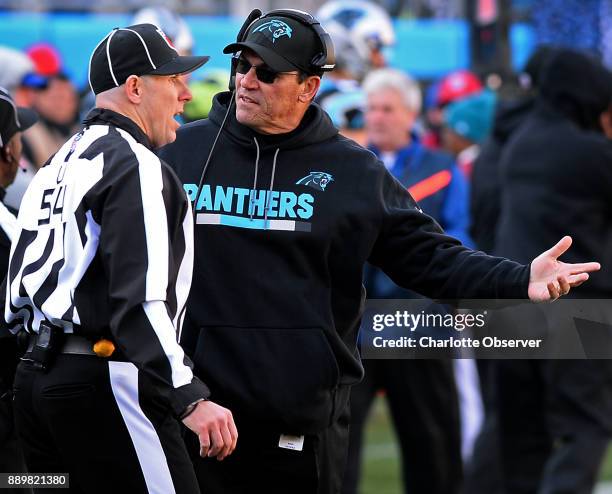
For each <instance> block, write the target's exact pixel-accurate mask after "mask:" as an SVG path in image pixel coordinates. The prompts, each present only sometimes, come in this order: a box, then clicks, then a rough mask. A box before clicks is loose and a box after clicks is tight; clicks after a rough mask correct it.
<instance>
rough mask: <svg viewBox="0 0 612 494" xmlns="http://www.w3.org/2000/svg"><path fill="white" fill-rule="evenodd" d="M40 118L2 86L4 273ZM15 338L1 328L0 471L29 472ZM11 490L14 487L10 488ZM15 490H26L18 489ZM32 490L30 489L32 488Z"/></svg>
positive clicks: (0, 254) (0, 243)
mask: <svg viewBox="0 0 612 494" xmlns="http://www.w3.org/2000/svg"><path fill="white" fill-rule="evenodd" d="M34 122H36V114H35V113H34V112H33V111H32V110H29V109H26V108H21V107H17V106H16V104H15V102H14V101H13V99H12V97H11V95H10V94H9V93H8V92H7V91H6V90H5V89H3V88H0V226H1V227H2V229H1V230H0V276H1V277H2V278H4V277H5V276H6V273H7V271H8V261H9V252H10V248H11V238H12V233H13V229H14V228H15V226H16V225H15V224H16V218H15V216H14V214H15V213H16V211H14V210H11V209H9V208H7V207H6V206H5V205H4V203H3V199H4V190H5V188H6V187H7V186H8V185H10V184H11V182H12V181H13V180H14V178H15V174H16V173H17V167H18V165H19V160H20V157H21V149H22V146H21V135H22V131H24V130H25V129H27V128H28V127H30V126H31V125H33V124H34ZM17 360H18V359H17V348H16V342H15V338H14V337H12V335H11V334H10V333H8V332H7V331H6V330H5V329H4V330H3V329H0V471H1V472H25V463H24V461H23V457H22V454H21V449H20V448H19V446H18V443H17V436H16V434H15V428H14V424H13V411H12V403H11V397H12V393H11V390H12V383H13V377H14V372H15V367H16V365H17ZM9 492H13V491H11V489H9ZM14 492H24V491H23V490H22V489H16V490H15V491H14ZM28 492H30V490H29V489H28Z"/></svg>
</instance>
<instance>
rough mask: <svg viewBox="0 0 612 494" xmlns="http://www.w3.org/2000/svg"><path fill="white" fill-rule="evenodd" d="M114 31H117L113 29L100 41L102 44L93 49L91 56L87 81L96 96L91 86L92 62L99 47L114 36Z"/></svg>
mask: <svg viewBox="0 0 612 494" xmlns="http://www.w3.org/2000/svg"><path fill="white" fill-rule="evenodd" d="M114 31H115V30H114V29H113V30H112V31H111V32H110V33H108V34H107V35H106V36H104V38H102V41H100V42H99V43H98V44H97V45H96V47H95V48H94V49H93V51H92V52H91V55H90V56H89V67H88V69H87V79H88V81H89V87H90V88H91V92H92V93H94V94H95V91H94V88H93V86H92V85H91V61H92V60H93V56H94V53H96V50H97V49H98V47H99V46H100V45H101V44H102V43H104V42H105V41H106V40H107V39H108V37H109V36H110V35H111V34H113V32H114Z"/></svg>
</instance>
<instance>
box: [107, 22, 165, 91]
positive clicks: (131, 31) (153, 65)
mask: <svg viewBox="0 0 612 494" xmlns="http://www.w3.org/2000/svg"><path fill="white" fill-rule="evenodd" d="M120 31H129V32H130V33H134V34H135V35H136V36H138V39H139V40H140V41H141V42H142V46H144V49H145V51H146V52H147V57H149V62H151V65H152V67H153V70H155V69H157V67H156V66H155V64H154V63H153V60H152V59H151V55H149V48H148V47H147V44H146V43H145V40H144V39H142V36H141V35H140V34H138V33H137V32H136V31H133V30H132V29H126V28H121V29H120ZM109 41H110V40H109ZM117 85H118V84H117Z"/></svg>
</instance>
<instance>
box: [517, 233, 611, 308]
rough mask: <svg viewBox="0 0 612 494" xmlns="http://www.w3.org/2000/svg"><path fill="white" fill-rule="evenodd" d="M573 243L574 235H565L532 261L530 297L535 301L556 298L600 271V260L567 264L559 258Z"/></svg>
mask: <svg viewBox="0 0 612 494" xmlns="http://www.w3.org/2000/svg"><path fill="white" fill-rule="evenodd" d="M570 245H572V237H563V238H562V239H561V240H560V241H559V242H558V243H557V244H556V245H555V246H554V247H552V248H550V249H549V250H547V251H546V252H543V253H542V254H540V255H539V256H538V257H536V258H535V259H534V260H533V261H532V263H531V272H530V276H529V291H528V293H529V299H530V300H532V301H533V302H546V301H552V300H556V299H558V298H559V297H562V296H563V295H567V294H568V293H569V291H570V289H571V288H573V287H577V286H580V285H582V284H583V283H584V282H585V281H587V280H588V279H589V273H590V272H592V271H599V269H600V268H601V266H600V264H599V263H598V262H583V263H579V264H567V263H565V262H561V261H559V260H558V258H559V257H561V255H563V253H565V252H566V251H567V249H569V248H570Z"/></svg>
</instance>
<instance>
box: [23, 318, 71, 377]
mask: <svg viewBox="0 0 612 494" xmlns="http://www.w3.org/2000/svg"><path fill="white" fill-rule="evenodd" d="M63 340H64V331H63V329H62V328H58V327H54V326H50V325H49V324H47V323H45V322H41V323H40V327H39V329H38V334H37V335H36V340H35V342H34V347H33V348H32V354H31V358H32V360H33V361H34V366H35V367H36V368H38V369H39V370H41V371H43V372H44V371H46V370H48V369H49V366H50V365H51V364H52V363H53V360H54V359H55V356H56V355H57V354H58V353H59V351H60V350H61V347H62V343H63Z"/></svg>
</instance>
